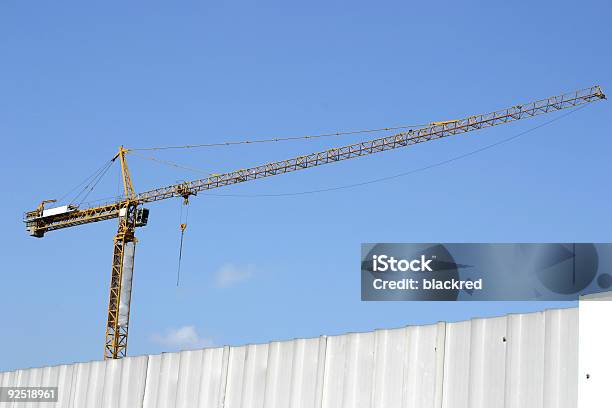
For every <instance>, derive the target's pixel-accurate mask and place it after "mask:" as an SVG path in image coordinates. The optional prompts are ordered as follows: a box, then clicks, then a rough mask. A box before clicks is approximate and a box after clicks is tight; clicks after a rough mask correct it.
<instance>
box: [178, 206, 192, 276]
mask: <svg viewBox="0 0 612 408" xmlns="http://www.w3.org/2000/svg"><path fill="white" fill-rule="evenodd" d="M183 207H186V211H185V222H181V224H180V225H179V228H180V230H181V243H180V245H179V258H178V268H177V270H176V286H177V287H178V286H179V282H180V279H181V261H182V259H183V239H184V237H185V230H186V229H187V218H189V196H184V197H183V206H181V221H183Z"/></svg>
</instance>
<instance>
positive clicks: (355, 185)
mask: <svg viewBox="0 0 612 408" xmlns="http://www.w3.org/2000/svg"><path fill="white" fill-rule="evenodd" d="M587 106H589V105H582V106H579V107H577V108H575V109H572V110H570V111H568V112H566V113H564V114H562V115H560V116H557V117H556V118H553V119H551V120H548V121H546V122H543V123H540V124H539V125H537V126H534V127H532V128H529V129H527V130H524V131H522V132H519V133H517V134H515V135H513V136H510V137H507V138H505V139H501V140H499V141H497V142H494V143H491V144H488V145H485V146H483V147H480V148H478V149H475V150H471V151H469V152H467V153H463V154H460V155H458V156H453V157H451V158H449V159H446V160H441V161H438V162H435V163H432V164H429V165H427V166H423V167H417V168H416V169H412V170H408V171H405V172H402V173H398V174H393V175H390V176H385V177H380V178H377V179H373V180H366V181H362V182H359V183H353V184H345V185H341V186H336V187H327V188H321V189H316V190H305V191H296V192H289V193H272V194H223V193H204V195H206V196H211V197H241V198H261V197H292V196H302V195H307V194H317V193H326V192H329V191H338V190H345V189H349V188H355V187H361V186H366V185H369V184H375V183H381V182H384V181H389V180H393V179H396V178H400V177H406V176H409V175H412V174H415V173H420V172H422V171H425V170H429V169H433V168H436V167H441V166H444V165H445V164H449V163H452V162H455V161H459V160H461V159H465V158H466V157H470V156H473V155H475V154H478V153H481V152H483V151H485V150H489V149H492V148H494V147H497V146H500V145H502V144H506V143H508V142H511V141H513V140H515V139H518V138H519V137H521V136H524V135H526V134H528V133H531V132H534V131H536V130H538V129H540V128H543V127H544V126H547V125H550V124H552V123H553V122H556V121H558V120H561V119H563V118H565V117H567V116H569V115H571V114H573V113H575V112H577V111H579V110H581V109H584V108H586V107H587Z"/></svg>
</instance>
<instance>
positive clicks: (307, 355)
mask: <svg viewBox="0 0 612 408" xmlns="http://www.w3.org/2000/svg"><path fill="white" fill-rule="evenodd" d="M577 376H578V309H562V310H549V311H546V312H540V313H530V314H516V315H509V316H506V317H497V318H487V319H473V320H471V321H465V322H457V323H438V324H435V325H428V326H413V327H406V328H400V329H392V330H376V331H374V332H369V333H350V334H345V335H340V336H328V337H326V336H322V337H319V338H314V339H297V340H291V341H283V342H272V343H268V344H256V345H247V346H241V347H222V348H209V349H203V350H194V351H183V352H180V353H164V354H161V355H151V356H140V357H130V358H125V359H123V360H116V361H95V362H89V363H78V364H72V365H61V366H55V367H45V368H34V369H27V370H18V371H13V372H6V373H0V385H1V386H56V385H57V386H59V402H58V403H57V404H49V403H45V404H43V403H39V404H38V405H37V404H35V403H29V404H23V403H20V404H13V406H11V405H10V404H8V403H4V404H3V403H0V407H4V406H7V407H8V406H11V408H13V407H15V408H21V407H24V408H25V407H37V406H41V407H50V406H57V407H75V408H83V407H129V408H132V407H145V408H162V407H163V408H165V407H172V408H174V407H177V408H188V407H189V408H192V407H207V408H208V407H210V408H221V407H224V408H238V407H240V408H247V407H248V408H251V407H253V408H255V407H257V408H261V407H265V408H340V407H342V408H357V407H368V408H370V407H371V408H394V407H398V408H399V407H403V408H497V407H504V408H575V407H576V406H577V389H578V377H577Z"/></svg>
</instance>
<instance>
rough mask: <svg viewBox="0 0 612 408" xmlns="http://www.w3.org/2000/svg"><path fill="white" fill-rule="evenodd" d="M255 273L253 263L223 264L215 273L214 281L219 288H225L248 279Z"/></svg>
mask: <svg viewBox="0 0 612 408" xmlns="http://www.w3.org/2000/svg"><path fill="white" fill-rule="evenodd" d="M254 273H255V267H254V266H253V265H242V266H240V265H234V264H231V263H228V264H225V265H223V266H222V267H221V268H219V270H217V272H216V273H215V283H216V285H217V286H218V287H220V288H227V287H230V286H233V285H235V284H237V283H240V282H244V281H246V280H248V279H250V278H251V277H252V276H253V274H254Z"/></svg>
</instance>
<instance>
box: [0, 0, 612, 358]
mask: <svg viewBox="0 0 612 408" xmlns="http://www.w3.org/2000/svg"><path fill="white" fill-rule="evenodd" d="M491 3H492V2H460V3H459V2H435V3H434V2H420V3H419V2H393V1H381V2H376V5H374V3H372V2H334V1H325V2H322V1H321V2H319V1H311V2H302V3H297V2H296V3H293V4H290V3H288V2H276V3H275V2H241V1H236V2H231V3H229V2H217V3H215V4H210V3H206V2H190V1H186V2H181V3H180V5H179V4H176V3H171V2H141V1H135V2H130V4H125V3H120V2H105V3H104V4H101V5H92V4H84V3H83V2H73V1H67V2H53V3H48V2H47V3H45V2H39V3H37V4H36V5H34V4H33V3H31V2H20V1H4V2H2V5H1V6H0V53H1V54H0V55H1V56H2V57H1V60H0V61H1V63H0V72H1V73H2V75H0V92H1V95H2V96H1V97H0V130H1V132H2V140H3V148H4V154H3V158H2V160H1V161H0V166H1V170H2V171H1V174H2V176H1V177H2V185H3V186H4V190H5V193H4V194H3V200H2V213H3V216H2V217H1V218H0V222H1V227H2V232H3V233H2V234H1V235H0V241H1V246H2V248H3V259H4V266H3V268H2V283H1V287H2V295H1V296H0V308H2V310H4V311H5V312H4V321H3V323H2V326H1V328H0V334H2V335H1V336H0V350H2V351H1V352H0V370H8V369H14V368H20V367H30V366H41V365H48V364H58V363H66V362H72V361H83V360H92V359H100V358H101V357H102V351H103V338H104V330H103V329H104V323H105V317H106V316H105V314H106V307H107V286H108V281H109V274H110V263H111V253H112V237H113V235H114V232H115V228H116V223H115V221H107V222H103V223H98V224H95V225H88V226H82V227H79V228H73V229H69V230H63V231H59V232H54V233H50V234H48V236H46V237H45V238H44V239H41V240H36V239H34V238H30V237H28V236H27V235H26V233H25V231H24V226H23V224H22V222H21V217H22V213H23V211H25V210H30V209H33V208H34V207H35V206H36V205H37V204H38V202H39V201H40V200H42V199H45V198H57V197H60V196H62V195H63V194H64V193H65V192H67V191H69V190H70V189H71V188H72V187H74V186H75V185H77V184H78V183H80V182H81V181H82V179H83V178H85V177H86V176H87V175H89V174H90V173H92V172H93V171H94V170H95V169H97V168H98V167H100V166H101V165H102V164H104V162H105V161H106V160H108V159H110V157H112V155H113V154H114V153H115V151H116V149H117V147H118V146H119V145H121V144H124V145H126V146H129V147H142V146H159V145H168V144H195V143H208V142H217V141H225V140H236V139H252V138H262V137H269V136H280V137H282V136H295V135H304V134H313V133H321V132H329V131H337V130H347V129H349V130H350V129H363V128H373V127H385V126H395V125H403V124H415V123H426V122H429V121H432V120H445V119H452V118H456V117H461V116H463V115H469V114H475V113H481V112H485V111H490V110H494V109H497V108H504V107H507V106H511V105H514V104H516V103H520V102H525V101H529V100H532V99H536V98H543V97H547V96H551V95H555V94H557V93H562V92H565V91H571V90H574V89H579V88H583V87H587V86H590V85H592V84H596V83H597V84H600V85H602V87H603V89H604V91H608V92H612V83H611V78H610V72H611V66H610V64H611V62H612V58H611V55H610V47H609V39H610V38H611V37H612V28H611V27H610V25H609V24H608V22H609V20H610V17H612V6H610V4H609V2H605V1H584V2H580V3H577V2H569V1H567V2H566V1H555V2H552V1H541V2H519V3H517V2H513V3H507V2H503V3H502V2H496V3H498V4H491ZM609 118H610V104H609V102H600V103H597V104H594V105H592V106H589V107H587V108H586V109H582V110H581V111H579V112H576V113H575V114H572V115H570V116H568V117H566V118H563V119H561V120H559V121H557V122H555V123H553V124H550V125H548V126H545V127H543V128H540V129H538V130H537V131H535V132H532V133H530V134H528V135H525V136H524V137H521V138H518V139H516V140H514V141H512V142H511V143H507V144H504V145H501V146H498V147H496V148H494V149H490V150H487V151H486V152H483V153H480V154H477V155H474V156H470V157H469V158H465V159H463V160H459V161H456V162H453V163H450V164H447V165H444V166H439V167H436V168H433V169H430V170H427V171H424V172H420V173H417V174H414V175H411V176H408V177H403V178H398V179H394V180H392V181H388V182H383V183H376V184H371V185H368V186H364V187H358V188H353V189H344V190H339V191H333V192H327V193H321V194H312V195H301V196H289V197H267V198H262V197H252V196H248V195H256V194H275V193H286V192H299V191H304V190H313V189H320V188H327V187H335V186H342V185H347V184H352V183H358V182H362V181H367V180H371V179H375V178H380V177H385V176H389V175H393V174H397V173H402V172H405V171H410V170H412V169H415V168H419V167H423V166H427V165H430V164H432V163H435V162H438V161H443V160H446V159H449V158H452V157H455V156H457V155H461V154H464V153H467V152H470V151H473V150H475V149H478V148H481V147H483V146H485V145H488V144H491V143H495V142H496V141H499V140H502V139H504V138H508V137H510V136H513V135H515V134H517V133H519V132H521V131H524V130H526V129H529V128H531V127H534V126H537V125H538V124H540V123H543V122H544V121H546V120H547V119H550V117H545V118H540V119H531V120H529V121H522V122H519V123H515V124H512V125H507V126H502V127H496V128H493V129H489V130H486V131H482V132H477V133H473V134H469V135H465V136H458V137H455V138H451V139H445V140H443V141H437V142H432V143H429V144H423V145H419V146H415V147H412V148H409V149H400V150H398V151H393V152H388V153H384V154H380V155H376V156H372V157H368V158H361V159H357V160H353V161H350V162H345V163H341V164H334V165H330V166H324V167H321V168H317V169H311V170H308V171H304V172H298V173H294V174H291V175H286V176H282V177H276V178H271V179H268V180H260V181H256V182H252V183H247V184H244V185H240V186H235V187H230V188H227V189H225V190H223V191H222V190H218V191H217V193H228V194H242V195H246V196H244V197H223V196H212V195H204V194H202V195H200V196H198V197H196V198H194V199H192V204H191V206H190V214H189V226H188V230H187V235H186V238H185V250H184V257H183V267H182V283H181V286H180V287H179V288H177V287H176V285H175V280H176V267H177V255H178V254H177V252H178V242H179V228H178V224H179V216H180V202H179V201H178V200H171V201H169V202H160V203H156V204H152V205H150V206H149V208H150V209H151V216H150V221H149V225H148V226H147V227H146V228H142V229H140V230H139V231H138V238H139V244H138V247H137V252H136V273H135V279H134V291H133V307H132V316H131V317H132V318H131V327H130V343H129V354H131V355H136V354H143V353H158V352H161V351H173V350H177V349H179V348H181V347H196V346H198V347H199V346H206V345H211V344H214V345H221V344H243V343H251V342H265V341H269V340H274V339H290V338H295V337H305V336H317V335H320V334H334V333H342V332H347V331H364V330H372V329H375V328H385V327H396V326H403V325H407V324H420V323H428V322H435V321H439V320H460V319H466V318H470V317H477V316H490V315H498V314H504V313H510V312H520V311H529V310H540V309H543V308H547V307H556V306H572V305H573V304H572V303H569V304H568V303H562V304H553V303H544V302H541V303H519V302H514V303H494V302H490V303H477V302H472V303H469V302H466V303H451V304H449V303H410V302H388V303H375V302H368V303H366V302H361V301H360V290H359V282H360V279H359V254H360V243H361V242H572V241H579V242H610V240H611V236H610V234H611V233H610V231H611V230H612V229H611V228H610V226H611V225H610V216H609V214H610V206H609V204H610V199H611V198H612V193H611V192H610V188H609V187H608V184H609V183H608V180H609V174H610V171H611V170H612V164H611V161H610V154H609V152H610V149H611V148H612V142H611V140H610V134H611V130H612V125H611V124H610V121H609ZM361 138H362V137H359V136H343V137H338V138H335V139H334V138H332V139H331V140H330V139H326V140H318V141H308V142H287V143H277V144H266V145H257V146H240V147H234V148H216V149H199V150H189V151H181V152H166V153H155V154H154V153H151V155H155V156H156V157H159V158H161V159H164V160H172V161H176V162H179V163H181V164H183V165H186V166H192V167H195V168H198V169H202V170H204V171H210V172H216V173H218V172H222V171H226V170H234V169H238V168H244V167H249V166H252V165H257V164H260V163H263V162H267V161H271V160H277V159H283V158H288V157H292V156H294V155H297V154H302V153H308V152H310V151H316V150H318V149H321V148H325V147H329V146H334V145H341V144H346V143H348V142H353V141H357V140H361ZM129 160H130V166H131V169H132V171H133V176H134V182H135V185H136V189H137V190H139V191H141V190H145V189H148V188H151V187H155V186H157V185H165V184H167V183H174V182H175V181H178V180H185V179H192V178H197V177H198V176H199V175H200V174H194V173H190V172H188V171H183V170H181V171H178V170H176V169H172V168H166V167H164V166H161V165H158V164H156V163H153V162H151V161H147V160H144V159H142V158H139V157H130V159H129ZM117 182H118V173H117V169H116V168H114V169H112V170H111V172H110V173H109V174H108V176H107V178H106V179H105V180H104V181H103V182H102V183H100V185H99V186H98V188H97V189H96V190H95V191H94V193H92V195H91V197H90V198H101V197H107V196H112V195H115V194H116V193H117V187H118V184H117Z"/></svg>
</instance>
